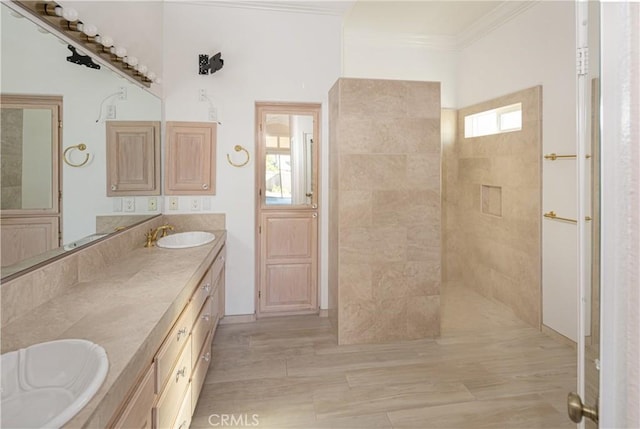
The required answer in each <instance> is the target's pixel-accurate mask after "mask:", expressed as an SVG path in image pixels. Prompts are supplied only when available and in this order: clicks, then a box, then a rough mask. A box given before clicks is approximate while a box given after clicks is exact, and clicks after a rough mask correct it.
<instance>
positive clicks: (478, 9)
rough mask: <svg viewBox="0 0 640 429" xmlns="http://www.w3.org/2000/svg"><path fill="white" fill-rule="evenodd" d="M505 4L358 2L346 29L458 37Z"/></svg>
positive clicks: (451, 1)
mask: <svg viewBox="0 0 640 429" xmlns="http://www.w3.org/2000/svg"><path fill="white" fill-rule="evenodd" d="M502 3H505V2H503V1H455V0H448V1H376V0H359V1H357V2H355V4H354V5H353V7H352V8H351V10H350V11H349V12H348V13H347V15H346V17H345V30H348V31H349V32H372V31H375V32H382V33H395V34H397V33H402V34H413V35H422V36H457V35H459V34H461V33H462V32H463V31H465V30H466V29H467V28H469V27H470V26H471V25H472V24H473V23H474V22H476V21H478V20H479V19H480V18H482V17H484V16H486V15H487V14H489V12H491V11H492V10H494V9H496V8H497V7H498V6H500V5H501V4H502Z"/></svg>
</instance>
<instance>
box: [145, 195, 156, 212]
mask: <svg viewBox="0 0 640 429" xmlns="http://www.w3.org/2000/svg"><path fill="white" fill-rule="evenodd" d="M147 210H149V211H150V212H155V211H156V210H158V197H149V199H148V200H147Z"/></svg>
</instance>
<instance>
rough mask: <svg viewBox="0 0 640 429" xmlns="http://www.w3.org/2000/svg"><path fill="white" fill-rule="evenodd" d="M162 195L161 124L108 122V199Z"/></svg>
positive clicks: (153, 122)
mask: <svg viewBox="0 0 640 429" xmlns="http://www.w3.org/2000/svg"><path fill="white" fill-rule="evenodd" d="M124 195H160V122H155V121H109V122H107V196H108V197H117V196H124Z"/></svg>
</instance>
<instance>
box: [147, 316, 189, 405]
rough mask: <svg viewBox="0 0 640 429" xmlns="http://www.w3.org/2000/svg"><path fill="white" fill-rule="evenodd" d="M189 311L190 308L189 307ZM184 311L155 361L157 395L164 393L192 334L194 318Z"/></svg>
mask: <svg viewBox="0 0 640 429" xmlns="http://www.w3.org/2000/svg"><path fill="white" fill-rule="evenodd" d="M187 310H188V307H187ZM187 310H185V311H183V312H182V315H181V316H180V318H178V321H177V322H176V324H175V325H173V328H172V329H171V331H170V332H169V335H167V338H166V339H165V340H164V343H162V346H160V349H159V350H158V353H156V357H155V359H154V361H155V363H156V393H160V392H161V391H162V388H163V386H164V385H165V384H166V383H167V380H168V378H169V373H170V371H171V368H173V366H174V364H175V363H176V360H177V359H178V355H179V354H180V351H181V350H182V349H183V348H184V346H185V344H186V343H187V340H188V339H189V334H190V333H191V325H192V318H191V314H190V313H189V311H187Z"/></svg>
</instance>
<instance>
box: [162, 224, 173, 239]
mask: <svg viewBox="0 0 640 429" xmlns="http://www.w3.org/2000/svg"><path fill="white" fill-rule="evenodd" d="M161 228H162V235H161V237H166V236H167V234H168V232H167V230H169V229H170V230H171V231H173V226H172V225H169V224H168V223H166V224H164V225H162V226H161Z"/></svg>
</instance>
